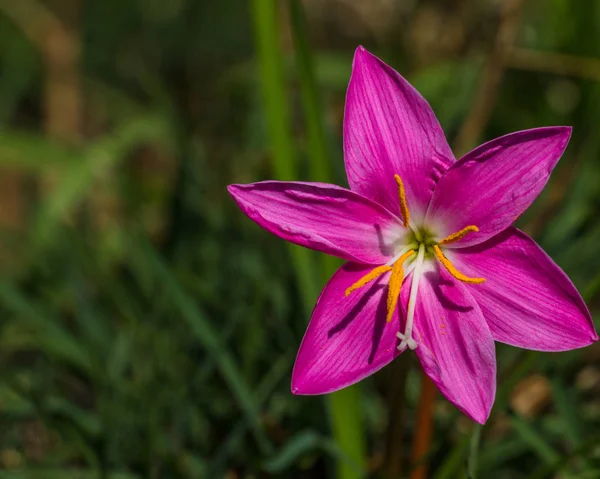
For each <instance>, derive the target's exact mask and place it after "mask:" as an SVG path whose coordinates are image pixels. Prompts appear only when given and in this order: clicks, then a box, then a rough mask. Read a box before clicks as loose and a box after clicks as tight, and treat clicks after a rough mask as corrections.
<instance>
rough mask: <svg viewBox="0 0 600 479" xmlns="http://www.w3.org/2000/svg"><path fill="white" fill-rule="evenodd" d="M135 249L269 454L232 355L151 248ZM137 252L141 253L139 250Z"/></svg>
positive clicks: (258, 441) (250, 394) (147, 246)
mask: <svg viewBox="0 0 600 479" xmlns="http://www.w3.org/2000/svg"><path fill="white" fill-rule="evenodd" d="M136 246H137V247H136V248H132V250H133V252H132V256H135V255H142V256H143V257H139V256H138V258H137V262H142V263H145V264H146V266H147V267H148V268H149V270H150V272H151V273H152V276H153V278H154V279H155V281H156V282H157V284H158V285H159V287H160V290H161V291H163V292H164V294H166V295H167V296H168V297H169V298H170V300H171V301H172V303H173V305H174V306H175V307H176V308H177V310H178V311H179V314H181V317H182V318H183V319H184V320H185V321H186V322H187V324H188V325H189V327H190V330H191V332H192V333H193V334H194V335H195V336H196V338H197V339H198V340H199V341H200V343H201V344H202V346H203V347H204V348H205V349H206V350H207V351H208V352H209V354H210V355H211V356H212V357H213V358H214V359H215V362H216V364H217V366H218V368H219V371H220V372H221V374H222V375H223V378H224V379H225V381H226V382H227V384H228V385H229V388H230V390H231V392H232V394H233V395H234V397H235V399H236V401H237V403H238V404H239V406H240V408H241V409H242V411H243V412H244V414H245V415H246V418H247V420H248V422H249V423H250V425H251V427H252V431H253V433H254V436H255V438H256V442H257V444H258V446H259V447H260V448H261V450H262V451H263V453H265V454H267V453H269V452H270V451H271V449H272V447H271V444H270V442H269V440H268V438H267V436H266V434H265V432H264V430H263V428H262V426H261V424H260V421H259V417H258V414H259V411H258V408H257V406H256V402H255V401H254V400H253V396H252V393H251V391H250V389H249V387H248V386H247V384H246V383H245V381H244V379H243V378H242V374H241V373H240V370H239V367H238V365H237V364H236V362H235V360H234V358H233V356H232V355H231V354H230V353H229V351H228V350H227V348H226V347H225V345H224V344H222V341H221V338H220V337H219V335H218V334H217V332H216V331H215V330H214V329H213V327H212V325H211V324H210V322H209V320H208V319H207V318H206V317H205V315H204V313H203V312H202V311H201V310H200V308H199V307H198V306H197V305H196V304H195V303H194V302H193V301H192V300H191V298H190V297H189V296H188V295H187V294H186V293H185V291H183V289H182V288H181V286H180V285H179V283H178V282H177V280H176V279H175V277H174V276H173V274H172V273H171V272H170V271H169V269H168V268H167V266H166V265H165V263H164V262H163V260H162V259H161V258H160V257H159V256H158V254H157V252H156V251H155V250H154V248H152V247H151V246H150V245H149V244H147V243H146V242H144V241H140V242H139V243H138V244H136ZM140 249H142V250H143V251H139V250H140Z"/></svg>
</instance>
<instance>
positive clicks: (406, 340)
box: [396, 243, 425, 351]
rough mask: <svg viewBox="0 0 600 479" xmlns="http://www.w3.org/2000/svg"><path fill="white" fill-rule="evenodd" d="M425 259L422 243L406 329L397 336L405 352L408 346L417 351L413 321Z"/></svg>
mask: <svg viewBox="0 0 600 479" xmlns="http://www.w3.org/2000/svg"><path fill="white" fill-rule="evenodd" d="M424 257H425V245H424V244H423V243H421V244H420V245H419V252H418V253H417V259H416V260H415V262H414V270H413V271H414V273H413V280H412V284H411V287H410V296H409V297H408V312H407V314H406V327H405V329H404V334H402V333H400V332H398V333H396V336H398V338H400V339H401V340H402V341H401V343H400V345H399V346H398V350H399V351H401V350H403V349H404V348H405V347H406V346H408V347H409V348H410V349H411V350H415V349H417V346H418V344H417V342H416V341H415V340H414V339H413V337H412V328H413V320H414V317H415V305H416V302H417V291H418V290H419V282H420V281H421V275H422V274H423V258H424Z"/></svg>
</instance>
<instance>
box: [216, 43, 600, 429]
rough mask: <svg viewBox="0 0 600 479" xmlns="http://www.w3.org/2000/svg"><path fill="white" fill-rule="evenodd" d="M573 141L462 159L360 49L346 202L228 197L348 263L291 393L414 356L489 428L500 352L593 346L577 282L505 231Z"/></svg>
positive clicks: (263, 192) (498, 145) (325, 195)
mask: <svg viewBox="0 0 600 479" xmlns="http://www.w3.org/2000/svg"><path fill="white" fill-rule="evenodd" d="M570 135H571V128H570V127H545V128H536V129H532V130H526V131H519V132H516V133H511V134H509V135H506V136H502V137H500V138H497V139H495V140H492V141H489V142H487V143H485V144H483V145H481V146H479V147H477V148H475V149H474V150H473V151H471V152H470V153H467V154H466V155H465V156H463V157H462V158H461V159H459V160H458V161H457V160H455V158H454V155H453V154H452V151H451V149H450V147H449V146H448V143H447V141H446V138H445V136H444V132H443V131H442V129H441V127H440V124H439V122H438V121H437V119H436V117H435V114H434V113H433V111H432V109H431V107H430V106H429V104H428V103H427V101H426V100H425V99H424V98H423V97H422V96H421V95H420V94H419V93H418V92H417V91H416V90H415V89H414V88H413V87H412V86H411V85H410V84H409V83H408V82H407V81H406V80H405V79H404V78H403V77H402V76H401V75H400V74H399V73H398V72H396V71H395V70H393V69H392V68H391V67H389V66H388V65H386V64H385V63H384V62H382V61H381V60H380V59H378V58H377V57H375V56H373V55H372V54H370V53H369V52H367V51H366V50H365V49H364V48H362V47H359V48H358V49H357V51H356V54H355V57H354V62H353V65H352V76H351V78H350V84H349V86H348V93H347V97H346V110H345V116H344V158H345V164H346V172H347V175H348V183H349V184H350V189H349V190H348V189H345V188H342V187H339V186H335V185H330V184H324V183H304V182H278V181H264V182H259V183H253V184H248V185H230V186H229V187H228V189H229V192H230V194H231V195H232V197H233V198H234V200H235V201H236V202H237V204H238V205H239V207H240V208H241V209H242V211H243V212H244V213H245V214H246V215H248V217H249V218H250V219H252V220H253V221H255V222H256V223H257V224H258V225H260V226H262V227H263V228H264V229H266V230H267V231H269V232H271V233H273V234H275V235H277V236H279V237H281V238H283V239H285V240H287V241H290V242H292V243H295V244H298V245H301V246H305V247H308V248H312V249H315V250H318V251H322V252H324V253H327V254H331V255H335V256H338V257H340V258H343V259H345V260H347V261H348V262H347V263H346V264H345V265H344V266H343V267H342V268H340V269H339V270H338V271H337V272H336V273H335V275H334V276H333V277H332V278H331V280H330V281H329V283H328V284H327V286H326V287H325V289H324V290H323V292H322V293H321V296H320V298H319V300H318V302H317V305H316V307H315V309H314V312H313V314H312V318H311V320H310V324H309V326H308V329H307V331H306V334H305V336H304V339H303V340H302V344H301V346H300V350H299V352H298V356H297V358H296V363H295V365H294V370H293V374H292V392H294V393H295V394H323V393H329V392H333V391H336V390H338V389H341V388H343V387H346V386H348V385H350V384H353V383H356V382H357V381H360V380H361V379H363V378H365V377H367V376H369V375H371V374H373V373H374V372H375V371H377V370H378V369H380V368H382V367H383V366H385V365H386V364H388V363H389V362H390V361H392V360H393V359H394V358H395V357H396V356H398V355H399V354H400V353H401V352H403V351H404V350H406V349H407V348H408V349H411V350H413V351H415V353H416V355H417V357H418V358H419V360H420V362H421V364H422V366H423V369H424V370H425V372H426V373H427V375H428V376H429V377H430V378H431V379H432V380H433V381H434V383H435V384H436V385H437V387H438V388H439V389H440V391H441V392H442V393H443V394H444V395H445V396H446V397H447V398H448V400H450V401H451V402H452V403H453V404H454V405H455V406H456V407H457V408H458V409H460V410H461V411H463V412H464V413H465V414H466V415H467V416H469V417H470V418H472V419H473V420H475V421H477V422H479V423H485V421H486V420H487V418H488V417H489V414H490V410H491V408H492V404H493V402H494V396H495V392H496V354H495V347H494V341H499V342H502V343H507V344H510V345H513V346H517V347H521V348H526V349H533V350H538V351H566V350H570V349H575V348H581V347H583V346H587V345H589V344H591V343H592V342H594V341H596V340H597V339H598V336H597V334H596V331H595V329H594V325H593V322H592V319H591V316H590V313H589V311H588V309H587V308H586V306H585V304H584V302H583V299H582V298H581V296H580V295H579V293H578V292H577V290H576V289H575V287H574V286H573V284H572V283H571V281H570V280H569V278H568V277H567V276H566V275H565V273H564V272H563V271H562V270H561V269H560V268H559V267H558V266H557V265H556V264H555V263H554V262H553V261H552V260H551V259H550V258H549V257H548V256H547V255H546V253H544V251H543V250H542V249H541V248H540V247H539V246H538V245H537V244H536V243H535V242H534V241H533V240H532V239H531V238H529V237H528V236H527V235H526V234H525V233H523V232H522V231H519V230H518V229H516V228H514V227H512V226H511V224H512V223H513V222H514V221H515V220H516V219H517V218H518V217H519V215H521V214H522V213H523V212H524V211H525V210H526V209H527V208H528V207H529V205H531V203H532V202H533V200H534V199H535V198H536V197H537V196H538V194H539V193H540V192H541V190H542V189H543V187H544V185H545V184H546V182H547V181H548V178H549V176H550V173H551V172H552V169H553V168H554V166H555V165H556V163H557V162H558V160H559V158H560V156H561V155H562V153H563V151H564V150H565V148H566V146H567V143H568V141H569V138H570Z"/></svg>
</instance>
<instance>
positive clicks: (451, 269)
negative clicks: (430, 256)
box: [433, 245, 485, 284]
mask: <svg viewBox="0 0 600 479" xmlns="http://www.w3.org/2000/svg"><path fill="white" fill-rule="evenodd" d="M433 251H434V254H435V257H436V258H437V259H438V260H439V262H440V263H442V264H443V265H444V266H445V267H446V269H447V270H448V273H450V274H451V275H452V276H454V277H455V278H456V279H457V280H459V281H462V282H464V283H471V284H481V283H483V282H485V278H470V277H469V276H465V275H464V274H462V273H461V272H460V271H458V270H457V269H456V268H455V267H454V265H453V264H452V263H451V262H450V260H449V259H448V258H446V257H445V256H444V253H442V250H441V249H440V247H439V246H438V245H434V247H433Z"/></svg>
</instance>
